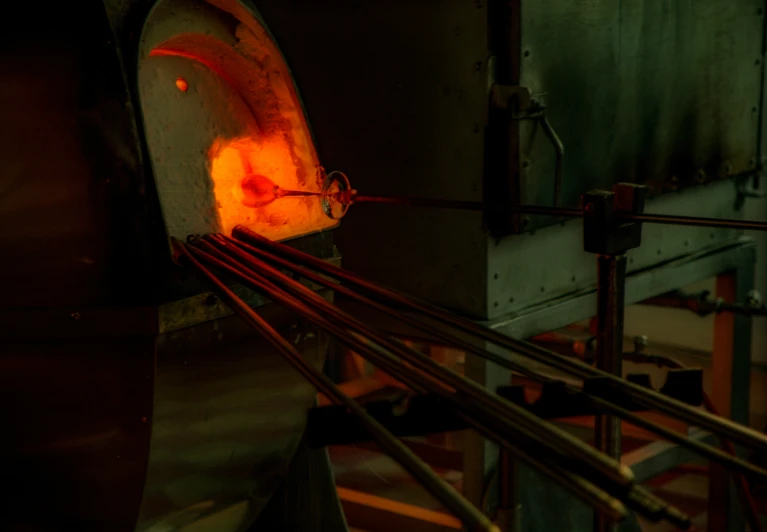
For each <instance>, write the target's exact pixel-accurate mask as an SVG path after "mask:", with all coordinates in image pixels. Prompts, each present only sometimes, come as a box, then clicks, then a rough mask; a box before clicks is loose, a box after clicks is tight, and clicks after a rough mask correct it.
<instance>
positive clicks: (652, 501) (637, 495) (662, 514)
mask: <svg viewBox="0 0 767 532" xmlns="http://www.w3.org/2000/svg"><path fill="white" fill-rule="evenodd" d="M227 240H229V241H232V242H235V243H236V244H237V245H239V246H241V247H242V248H243V249H246V250H248V251H250V252H252V253H254V254H256V256H258V257H260V258H263V259H267V260H268V259H271V260H272V261H273V262H275V263H277V265H278V266H280V267H282V268H285V269H287V270H291V271H294V272H295V273H298V274H299V275H301V276H303V277H305V278H307V279H309V280H311V281H313V282H317V283H318V284H319V285H321V286H326V287H328V288H331V289H333V290H336V291H338V292H339V293H342V294H344V295H347V296H352V297H354V298H355V299H358V300H362V302H365V303H368V304H370V305H371V306H372V307H373V308H376V309H379V310H381V311H382V312H384V313H392V314H394V315H395V316H396V317H398V318H400V319H402V316H401V315H399V314H397V313H396V312H394V311H392V310H391V309H390V308H388V307H385V306H382V305H380V304H378V303H376V302H375V301H372V300H369V299H367V298H365V297H364V296H362V295H360V294H357V293H356V292H354V291H352V290H349V289H347V288H346V287H343V286H342V285H337V284H335V283H333V282H331V281H329V280H327V279H326V278H323V277H321V276H319V275H317V274H314V273H312V272H310V271H307V270H304V269H302V268H300V267H297V266H296V265H295V264H292V263H290V262H289V261H285V260H283V259H280V258H279V257H275V256H274V255H271V254H269V253H266V252H264V251H262V250H259V249H258V248H254V247H252V246H249V245H247V244H244V243H242V242H238V241H236V240H232V239H227ZM435 332H437V333H439V331H438V330H435ZM448 343H450V342H448ZM491 356H497V355H492V354H491ZM502 360H504V359H502ZM504 362H506V361H505V360H504ZM507 363H508V364H510V365H511V367H510V369H517V365H515V364H514V363H512V362H510V361H508V362H507ZM519 368H520V369H523V372H524V373H530V374H532V375H537V374H535V373H534V372H530V370H527V368H524V367H523V366H519ZM538 377H539V380H541V381H543V380H545V379H548V377H543V376H538ZM403 382H405V383H407V380H405V379H403ZM576 391H577V390H576ZM579 393H581V395H583V394H582V392H579ZM459 415H460V416H461V417H462V418H463V419H464V420H465V421H467V422H468V424H469V426H472V425H473V426H475V428H477V430H478V431H479V432H480V434H482V435H483V436H485V437H486V438H488V439H490V440H492V441H495V442H496V443H498V444H499V445H501V446H502V447H504V448H507V449H511V450H513V451H514V453H515V455H516V456H518V457H520V458H521V459H523V460H525V461H527V462H529V463H530V464H531V465H533V467H536V468H537V469H539V470H540V471H541V472H543V473H544V474H546V475H547V476H549V477H550V478H552V479H554V480H555V481H557V482H558V483H560V484H562V485H563V486H564V487H566V488H568V489H571V491H573V492H574V493H575V494H576V495H578V496H579V497H580V498H581V499H583V500H585V501H586V502H589V501H590V502H591V505H592V506H594V507H596V508H604V504H600V501H601V502H603V503H605V504H607V503H608V499H606V498H605V497H606V496H605V494H604V493H603V492H601V491H600V490H599V489H598V488H595V486H593V484H591V483H589V482H587V481H585V480H583V479H581V478H579V477H575V476H573V475H571V474H569V473H568V474H567V475H568V476H567V477H566V478H560V479H558V480H557V479H555V478H554V476H555V475H557V472H556V471H553V470H551V469H550V468H548V466H545V465H543V464H541V463H540V462H536V460H535V459H534V458H532V457H531V456H530V454H529V452H525V451H520V450H519V448H518V447H517V448H516V449H515V447H514V446H512V445H510V444H509V442H508V440H505V439H504V438H503V437H502V436H499V435H498V434H497V433H494V432H492V431H488V429H487V428H486V427H483V426H481V425H479V426H477V425H476V424H475V423H476V421H477V419H476V418H467V416H466V414H462V413H461V412H460V411H459ZM629 415H631V414H629ZM472 422H474V423H472ZM647 423H648V424H650V425H652V423H651V422H647ZM660 429H661V430H667V429H665V428H663V427H660ZM679 438H680V439H684V438H683V437H682V436H681V435H680V436H679ZM537 451H538V452H540V449H537ZM715 451H716V450H715ZM725 458H727V457H726V456H725ZM626 502H627V503H628V504H629V506H630V507H631V508H632V509H634V510H636V511H638V512H640V513H642V514H643V515H644V516H646V517H648V518H650V519H654V520H656V521H659V520H661V519H666V520H668V521H669V522H671V523H673V524H674V525H675V526H677V527H679V528H681V529H686V528H687V527H688V526H689V524H690V521H689V517H688V516H687V515H685V514H684V513H682V512H680V511H679V510H678V509H676V508H674V507H673V506H670V505H668V504H666V503H664V502H663V501H661V500H660V499H658V498H657V497H654V496H652V495H650V494H649V493H648V492H646V491H645V490H644V489H643V488H641V487H639V486H634V488H633V489H632V491H631V492H630V493H629V494H628V497H627V498H626ZM603 511H604V509H603ZM606 513H607V514H608V515H610V514H609V513H608V512H606ZM614 518H615V517H614V515H613V519H614Z"/></svg>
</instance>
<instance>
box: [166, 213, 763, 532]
mask: <svg viewBox="0 0 767 532" xmlns="http://www.w3.org/2000/svg"><path fill="white" fill-rule="evenodd" d="M233 235H234V238H229V237H225V236H222V235H207V236H204V237H201V238H192V239H190V243H189V244H184V243H182V242H179V241H174V246H175V248H176V250H177V253H178V254H179V258H180V259H181V260H182V262H186V263H187V264H190V265H192V266H193V267H194V268H196V269H197V270H198V271H199V272H200V273H201V274H202V275H203V276H205V277H206V278H207V279H208V280H209V281H210V282H211V283H212V284H213V286H214V289H215V290H216V291H217V292H218V293H219V295H220V296H221V298H222V300H223V301H224V302H226V303H227V304H228V305H229V306H230V307H231V308H232V309H233V310H234V311H235V313H237V314H238V315H239V316H241V317H242V318H243V319H245V320H246V321H247V322H248V323H249V324H250V325H251V326H253V327H254V328H255V329H256V330H258V331H259V332H260V333H261V334H263V335H264V336H265V337H266V338H267V339H268V340H269V341H270V342H271V343H272V345H274V347H275V348H276V349H277V350H278V351H279V352H280V353H281V354H282V355H284V356H285V358H286V359H287V360H288V361H289V362H290V363H291V364H293V365H294V366H295V367H296V369H298V371H299V372H300V373H301V374H302V375H303V376H304V377H305V378H307V380H309V381H310V382H311V383H312V384H313V385H314V386H316V387H317V389H318V391H320V392H322V393H323V394H325V395H326V396H327V397H329V398H330V399H332V400H333V401H335V402H336V403H339V404H342V405H344V406H346V407H347V408H348V409H349V411H350V412H351V413H352V414H354V415H356V416H357V417H359V419H360V421H361V422H362V424H363V426H364V427H365V428H366V429H367V430H368V431H369V432H370V434H371V436H372V437H373V438H374V439H375V440H376V441H377V442H378V443H379V445H381V447H382V448H383V450H384V451H386V452H387V453H388V454H390V455H391V456H392V457H393V458H394V459H396V460H397V461H398V462H399V463H400V464H401V465H402V466H403V467H404V468H405V469H406V470H408V471H409V472H410V473H411V474H412V475H413V476H414V477H415V478H416V479H417V480H419V481H420V482H421V483H422V484H423V486H424V487H425V488H426V489H428V490H429V491H430V492H431V493H432V494H433V495H434V496H435V497H437V498H438V499H439V500H440V501H441V502H442V503H443V504H444V505H445V507H446V508H448V509H449V510H450V511H452V512H453V513H454V514H455V515H456V516H457V517H458V518H459V519H461V520H462V521H463V522H464V523H465V525H466V526H467V527H468V529H469V530H496V527H495V526H494V525H493V524H492V523H491V522H490V521H489V520H488V519H487V517H485V516H484V515H483V514H482V512H480V511H479V510H478V509H476V508H474V507H473V506H472V505H471V504H469V503H468V502H467V501H466V500H465V499H463V497H461V495H460V494H458V493H457V492H456V491H455V490H453V489H452V488H450V487H449V486H448V485H447V484H446V483H445V482H444V481H442V480H441V479H440V478H439V477H438V476H436V474H435V473H434V472H433V471H432V470H431V469H430V468H429V467H428V466H427V465H426V464H424V463H423V462H422V461H420V460H419V459H418V458H417V457H415V455H414V454H413V453H412V452H410V451H409V450H408V448H407V447H405V446H404V445H403V444H402V443H401V442H400V441H399V440H397V439H396V438H395V437H394V436H393V435H392V434H391V433H389V432H388V431H386V430H385V429H384V428H383V427H382V426H381V425H380V424H378V423H377V422H376V421H375V420H374V419H373V418H372V417H370V416H369V414H367V412H366V411H365V410H364V409H363V408H361V407H360V406H359V405H358V404H357V403H356V402H354V401H353V400H352V399H350V398H349V397H347V396H345V395H344V394H343V393H341V392H340V391H339V390H338V388H336V387H335V386H334V384H333V383H332V382H331V381H329V380H328V379H327V378H326V377H325V376H324V375H322V374H321V373H319V372H317V371H316V370H314V368H312V367H311V366H309V365H308V364H307V363H306V362H305V361H304V360H303V358H302V357H301V356H300V355H299V353H298V352H297V351H296V350H295V349H294V348H293V346H292V345H290V344H289V343H288V342H287V341H285V340H284V339H283V338H282V337H281V336H280V335H279V334H278V333H277V332H276V331H274V330H273V329H272V328H271V327H270V326H269V324H267V323H266V322H264V321H263V320H262V319H261V318H260V317H259V316H258V315H257V314H256V313H255V312H254V311H253V310H252V309H251V308H249V307H248V305H247V304H245V303H244V302H243V301H242V300H241V299H239V298H238V297H237V296H236V295H235V294H234V293H233V292H232V291H231V290H230V289H229V288H228V287H227V285H226V284H225V283H224V282H222V281H221V280H220V279H219V277H218V275H217V273H214V271H215V272H218V274H224V275H226V276H227V277H229V278H233V279H235V280H237V281H238V282H240V283H242V284H243V285H244V286H247V287H249V288H251V289H253V290H254V291H256V292H259V293H260V294H262V295H263V296H265V297H266V298H268V299H270V300H271V301H273V302H275V303H277V304H280V305H282V306H285V307H286V308H289V309H290V310H292V311H294V312H296V313H297V314H298V315H299V316H301V317H303V318H304V319H306V320H307V321H309V322H311V323H313V324H315V325H316V326H318V327H319V328H321V329H323V330H325V331H326V332H328V333H329V334H331V335H333V336H335V337H336V338H337V339H339V340H340V341H341V342H343V343H344V344H345V345H347V346H348V347H349V348H350V349H352V350H353V351H354V352H356V353H358V354H360V355H361V356H363V357H364V358H366V359H367V360H369V361H370V362H371V363H373V364H374V365H376V366H377V367H379V368H380V369H382V370H383V371H385V372H387V373H389V374H390V375H391V376H392V377H394V378H396V379H397V380H399V381H400V382H402V383H404V384H406V385H407V386H409V387H410V388H411V389H413V390H414V391H416V392H429V393H433V394H436V395H438V396H440V397H441V398H442V400H444V403H445V405H446V407H450V408H453V409H454V410H455V411H456V412H457V413H458V415H459V416H460V417H461V418H462V419H463V420H464V421H465V422H466V424H467V425H468V426H470V427H472V428H474V429H475V430H477V431H478V432H479V433H480V434H482V435H483V436H485V437H486V438H488V439H490V440H492V441H494V442H496V443H498V444H499V445H500V446H502V447H503V448H506V449H507V450H508V451H510V452H511V453H513V455H514V456H516V457H518V458H520V459H521V460H524V461H526V462H527V463H529V464H530V465H531V466H533V467H534V468H536V469H537V470H538V471H540V472H541V473H542V474H544V475H545V476H547V477H549V478H550V479H552V480H554V481H555V482H557V483H559V484H560V485H562V486H563V487H564V488H566V489H568V490H569V491H571V492H572V493H573V494H574V495H575V496H576V497H578V498H580V499H581V500H583V501H584V502H586V503H587V504H589V505H590V506H592V507H594V508H595V509H596V510H597V511H599V512H601V513H602V514H603V515H605V516H607V517H609V518H610V519H613V520H616V521H617V520H620V519H622V518H624V517H625V516H626V515H627V512H628V509H631V510H634V511H636V512H637V513H639V514H641V515H643V516H645V517H647V518H649V519H652V520H655V521H658V520H664V519H665V520H668V521H669V522H672V523H673V524H674V525H676V526H678V527H680V528H686V527H688V526H689V519H688V518H687V516H685V515H684V514H682V513H681V512H680V511H679V510H677V509H676V508H673V507H671V506H669V505H667V504H666V503H664V502H663V501H661V500H659V499H658V498H657V497H655V496H653V495H651V494H650V493H649V492H647V491H646V490H645V489H643V488H642V487H641V486H637V485H635V484H634V482H633V474H632V472H631V471H630V469H628V468H627V467H625V466H622V465H621V464H620V463H619V462H618V461H616V460H614V459H612V458H609V457H608V456H606V455H605V454H602V453H600V452H598V451H596V450H595V449H593V448H592V447H590V446H588V445H587V444H585V443H584V442H582V441H581V440H578V439H576V438H575V437H573V436H572V435H570V434H568V433H567V432H565V431H563V430H561V429H559V428H557V427H556V426H555V425H553V424H551V423H548V422H545V421H543V420H541V419H539V418H537V417H536V416H534V415H533V414H531V413H530V412H528V411H527V410H525V409H524V408H523V407H521V406H518V405H515V404H513V403H511V402H509V401H506V400H504V399H502V398H500V397H498V396H497V395H495V394H494V393H491V392H489V391H488V390H486V389H485V388H484V387H482V386H480V385H478V384H476V383H474V382H473V381H471V380H468V379H466V378H464V377H463V376H461V375H459V374H457V373H455V372H453V371H451V370H450V369H448V368H446V367H444V366H442V365H440V364H438V363H436V362H435V361H433V360H432V359H430V358H429V357H427V356H426V355H424V354H423V353H421V352H419V351H417V350H415V349H413V348H411V347H409V346H407V345H405V344H404V343H402V342H400V341H398V340H397V339H394V338H392V337H390V336H388V335H386V334H383V333H381V332H378V331H376V330H374V329H373V328H371V327H370V326H368V325H366V324H365V323H362V322H360V321H359V320H357V319H356V318H354V317H353V316H351V315H349V314H347V313H345V312H343V311H341V310H340V309H339V308H338V307H336V306H335V305H333V304H332V303H330V302H328V301H327V300H326V299H324V298H323V297H321V296H320V295H319V294H317V293H316V292H314V291H312V290H311V289H309V288H307V287H306V286H305V285H303V284H301V283H300V282H298V281H297V280H295V279H294V278H293V277H291V276H289V275H287V274H285V273H283V270H284V271H288V272H291V273H292V274H293V275H294V276H298V277H303V278H305V279H306V280H309V281H311V282H313V283H316V284H317V285H320V286H323V287H326V288H329V289H331V290H333V291H335V292H337V293H339V294H342V295H343V296H345V297H348V298H350V299H352V300H354V301H357V302H359V303H363V304H366V305H368V306H370V307H372V308H374V309H376V310H378V311H380V312H382V313H384V314H387V315H389V316H392V317H394V318H397V319H401V320H405V321H406V322H407V323H408V324H409V325H411V326H414V327H416V328H419V329H421V330H423V331H425V332H427V333H429V334H430V335H431V336H432V337H434V338H437V339H439V340H440V341H441V342H444V343H446V344H448V345H452V346H456V347H459V348H461V349H464V350H465V351H466V352H468V353H472V354H474V355H478V356H481V357H483V358H486V359H488V360H490V361H492V362H494V363H497V364H499V365H501V366H503V367H505V368H508V369H511V370H513V371H517V372H520V373H524V374H526V375H528V376H530V377H531V378H534V379H537V380H540V381H545V380H546V379H548V377H544V376H542V375H539V374H537V373H535V372H532V371H530V370H529V369H527V368H526V367H525V366H524V365H522V364H519V363H517V362H512V361H511V360H510V358H506V357H503V356H500V355H496V354H494V353H490V352H489V351H487V350H485V349H482V348H480V347H477V346H476V345H475V344H473V343H471V342H470V341H467V340H465V339H464V338H462V337H459V336H457V335H456V334H454V333H453V332H448V331H450V330H455V331H460V332H462V333H466V334H468V335H470V336H473V337H476V338H478V339H481V340H483V341H484V342H491V343H493V344H496V345H498V346H501V347H503V348H505V349H507V350H508V351H509V352H510V353H511V352H514V353H518V354H521V355H524V356H525V357H529V358H532V359H535V360H537V361H539V362H544V363H546V364H547V365H549V366H551V367H554V368H557V369H559V370H563V371H565V372H567V373H569V374H571V375H574V376H576V377H580V378H588V377H592V376H601V377H604V378H605V379H606V382H608V383H609V384H610V385H611V386H613V387H615V388H620V390H621V391H622V392H623V393H625V394H628V395H630V396H631V397H632V398H633V399H634V400H635V401H636V402H638V403H640V404H642V405H644V406H646V407H647V408H651V409H655V410H658V411H660V412H663V413H665V414H668V415H670V416H673V417H675V418H678V419H682V420H685V421H687V422H689V423H692V424H695V425H697V426H700V427H703V428H706V429H708V430H711V431H712V432H714V433H716V434H719V435H721V436H726V437H728V438H731V439H732V440H734V441H737V442H738V443H741V444H743V445H745V446H747V447H750V448H755V449H767V438H765V437H764V436H763V435H761V434H759V433H757V432H755V431H752V430H750V429H748V428H746V427H743V426H740V425H737V424H735V423H732V422H730V421H728V420H725V419H722V418H719V417H716V416H712V415H709V414H706V413H705V412H701V411H699V410H697V409H695V408H692V407H689V406H688V405H685V404H683V403H681V402H678V401H675V400H673V399H671V398H668V397H666V396H663V395H661V394H659V393H657V392H655V391H653V390H649V389H646V388H642V387H640V386H637V385H633V384H631V383H628V382H626V381H624V380H622V379H620V378H618V377H615V376H612V375H609V374H607V373H604V372H601V371H599V370H596V369H594V368H591V367H589V366H587V365H585V364H582V363H580V362H579V361H576V360H572V359H568V358H566V357H564V356H561V355H558V354H556V353H553V352H550V351H547V350H545V349H542V348H539V347H537V346H534V345H532V344H529V343H527V342H520V341H517V340H514V339H511V338H509V337H506V336H504V335H501V334H499V333H497V332H494V331H492V330H489V329H485V328H484V327H482V326H481V325H478V324H475V323H474V322H471V321H468V320H465V319H463V318H460V317H459V316H456V315H454V314H451V313H449V312H446V311H444V310H442V309H440V308H439V307H436V306H433V305H431V304H428V303H425V302H423V301H419V300H416V299H414V298H412V297H409V296H407V295H404V294H401V293H398V292H396V291H393V290H391V289H388V288H385V287H382V286H380V285H377V284H374V283H371V282H369V281H367V280H365V279H362V278H360V277H359V276H356V275H354V274H352V273H351V272H348V271H346V270H343V269H341V268H338V267H335V266H333V265H330V264H328V263H326V262H325V261H322V260H320V259H318V258H316V257H313V256H311V255H308V254H305V253H302V252H299V251H297V250H295V249H293V248H290V247H288V246H285V245H283V244H279V243H276V242H272V241H270V240H268V239H266V238H264V237H262V236H260V235H257V234H255V233H253V232H251V231H249V230H248V229H246V228H244V227H239V226H238V227H237V228H235V230H234V233H233ZM403 312H408V314H403ZM424 318H428V320H427V319H424ZM440 324H441V325H440ZM445 325H447V328H446V327H445ZM574 391H577V392H579V393H583V392H581V391H580V390H574ZM589 400H590V402H591V403H592V405H593V406H594V407H595V408H597V409H599V410H601V411H604V412H606V413H611V414H613V415H617V416H619V417H622V418H623V419H625V420H626V421H628V422H630V423H634V424H637V425H638V426H642V427H644V428H646V429H649V430H652V431H654V432H656V433H658V434H659V435H660V436H661V437H664V438H667V439H670V440H671V441H674V442H676V443H678V444H680V445H685V446H687V447H689V448H690V449H692V450H694V451H696V452H699V453H700V454H701V455H703V456H706V457H707V458H709V459H711V460H715V461H717V462H719V463H722V464H724V465H726V466H727V467H730V468H731V469H734V470H737V471H739V472H742V473H744V474H747V475H750V476H751V477H752V478H758V479H761V480H765V479H767V471H764V470H762V469H759V468H757V467H755V466H753V465H752V464H749V463H747V462H745V461H743V460H741V459H739V458H737V457H733V456H730V455H728V454H726V453H723V452H722V451H720V450H719V449H716V448H714V447H709V446H706V445H703V444H700V443H698V442H693V441H690V440H688V439H687V438H686V437H685V436H684V435H682V434H679V433H676V432H673V431H670V430H669V429H666V428H664V427H661V426H659V425H656V424H654V423H650V422H648V421H646V420H644V419H642V418H640V417H638V416H636V415H635V414H632V413H630V412H627V411H626V410H624V409H622V408H620V407H618V406H616V405H613V404H612V403H610V402H609V401H607V400H605V399H604V398H600V397H596V396H589Z"/></svg>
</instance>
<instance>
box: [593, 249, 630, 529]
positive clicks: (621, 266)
mask: <svg viewBox="0 0 767 532" xmlns="http://www.w3.org/2000/svg"><path fill="white" fill-rule="evenodd" d="M625 279H626V255H598V257H597V350H596V364H597V368H599V369H601V370H603V371H606V372H608V373H611V374H613V375H616V376H617V377H622V375H623V311H624V299H625V290H624V287H625ZM594 446H595V447H596V448H597V449H598V450H600V451H602V452H604V453H605V454H607V455H608V456H610V457H613V458H616V459H618V460H620V456H621V423H620V419H619V418H617V417H615V416H611V415H601V416H596V418H595V422H594ZM613 530H615V526H614V523H613V522H611V521H609V520H608V519H605V517H604V516H603V515H602V514H598V513H595V515H594V531H595V532H612V531H613Z"/></svg>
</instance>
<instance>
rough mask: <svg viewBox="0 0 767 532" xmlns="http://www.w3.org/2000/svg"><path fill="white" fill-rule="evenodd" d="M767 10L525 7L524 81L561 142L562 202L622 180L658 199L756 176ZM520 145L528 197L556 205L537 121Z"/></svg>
mask: <svg viewBox="0 0 767 532" xmlns="http://www.w3.org/2000/svg"><path fill="white" fill-rule="evenodd" d="M763 8H764V3H763V2H761V1H759V0H674V1H671V0H644V1H640V2H633V1H632V2H624V1H615V0H600V1H590V2H574V3H573V2H557V1H556V0H543V1H534V2H533V1H527V2H522V6H521V13H520V17H521V28H522V30H521V67H520V70H521V79H520V84H521V85H523V86H525V87H528V88H529V89H530V91H531V92H532V94H533V97H534V98H535V99H538V100H541V101H542V102H544V103H545V104H546V105H547V114H548V116H549V118H550V121H551V123H552V125H553V126H554V128H555V130H556V131H557V132H558V133H559V135H560V137H561V138H562V141H563V143H564V146H565V157H564V187H563V197H562V199H563V204H564V205H567V206H576V205H577V204H578V201H579V196H580V194H582V193H583V192H586V191H588V190H590V189H594V188H610V186H611V185H612V184H613V183H615V182H619V181H623V182H635V183H648V184H650V185H651V186H652V187H653V191H654V192H655V193H662V192H666V191H669V190H671V189H674V188H677V187H687V186H693V185H697V184H700V183H701V182H710V181H713V180H718V179H722V178H725V177H726V176H728V175H735V174H742V173H746V172H749V171H751V170H753V169H754V168H755V166H756V164H757V146H758V125H759V124H758V122H759V114H760V112H759V111H760V108H761V101H760V84H761V75H762V58H761V52H762V24H763ZM521 137H522V138H521V142H520V150H521V156H522V160H523V161H527V166H525V167H523V169H522V178H521V183H520V188H521V201H522V202H523V203H534V204H551V202H552V198H553V185H554V180H553V175H554V160H555V157H554V151H553V149H552V147H551V145H550V143H549V141H548V140H547V139H546V136H545V135H544V134H543V131H542V130H541V128H540V126H539V125H538V123H537V122H534V121H523V122H522V124H521ZM720 212H723V211H722V210H720ZM546 223H550V220H549V221H547V220H532V224H531V226H530V227H534V226H535V224H538V225H539V226H540V225H542V224H546Z"/></svg>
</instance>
